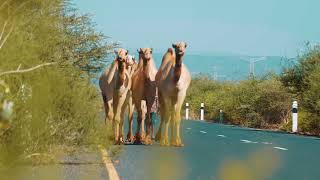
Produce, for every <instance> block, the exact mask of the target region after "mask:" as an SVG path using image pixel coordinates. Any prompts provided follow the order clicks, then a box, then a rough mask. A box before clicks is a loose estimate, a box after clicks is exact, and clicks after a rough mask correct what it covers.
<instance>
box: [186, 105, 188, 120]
mask: <svg viewBox="0 0 320 180" xmlns="http://www.w3.org/2000/svg"><path fill="white" fill-rule="evenodd" d="M186 120H189V103H186Z"/></svg>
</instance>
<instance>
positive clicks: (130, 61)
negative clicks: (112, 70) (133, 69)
mask: <svg viewBox="0 0 320 180" xmlns="http://www.w3.org/2000/svg"><path fill="white" fill-rule="evenodd" d="M126 63H127V65H128V66H132V65H134V64H136V58H135V57H134V56H132V55H128V56H127V59H126Z"/></svg>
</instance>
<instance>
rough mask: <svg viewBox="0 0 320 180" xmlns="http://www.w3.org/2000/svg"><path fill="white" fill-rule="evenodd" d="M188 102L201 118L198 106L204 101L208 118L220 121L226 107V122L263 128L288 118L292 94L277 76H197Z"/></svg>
mask: <svg viewBox="0 0 320 180" xmlns="http://www.w3.org/2000/svg"><path fill="white" fill-rule="evenodd" d="M186 102H189V103H190V106H191V111H192V112H191V115H194V116H193V118H197V119H198V118H199V117H198V116H197V114H199V110H197V108H194V107H199V105H200V103H201V102H204V103H205V117H206V119H210V120H213V121H218V119H219V110H220V109H222V110H223V112H224V119H225V123H231V124H237V125H243V126H247V127H257V128H261V127H268V126H270V125H280V124H282V123H286V122H287V121H288V116H289V114H290V113H289V112H290V104H291V97H290V94H289V93H287V92H286V91H285V89H284V87H283V86H282V84H281V82H280V81H279V80H278V79H277V78H276V77H274V76H271V77H269V78H266V79H248V80H243V81H240V82H216V81H213V80H210V79H209V78H207V77H197V78H195V79H193V80H192V83H191V86H190V89H189V90H188V95H187V98H186Z"/></svg>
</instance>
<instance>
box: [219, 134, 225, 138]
mask: <svg viewBox="0 0 320 180" xmlns="http://www.w3.org/2000/svg"><path fill="white" fill-rule="evenodd" d="M217 136H218V137H223V138H224V137H226V136H225V135H223V134H218V135H217Z"/></svg>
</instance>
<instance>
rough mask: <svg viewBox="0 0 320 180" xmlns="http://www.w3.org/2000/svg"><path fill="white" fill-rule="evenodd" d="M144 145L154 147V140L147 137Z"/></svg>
mask: <svg viewBox="0 0 320 180" xmlns="http://www.w3.org/2000/svg"><path fill="white" fill-rule="evenodd" d="M144 144H145V145H152V140H151V137H150V136H147V137H146V139H145V141H144Z"/></svg>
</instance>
